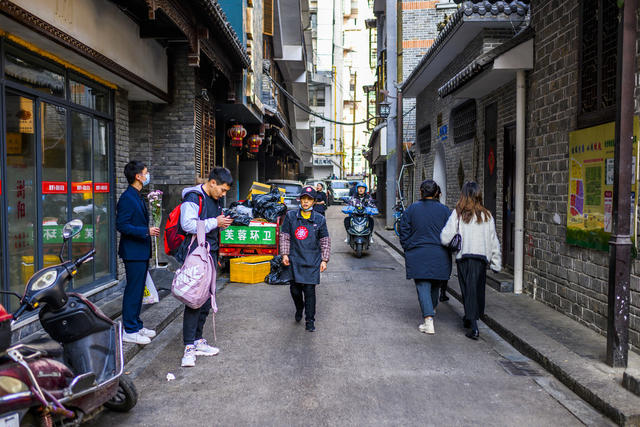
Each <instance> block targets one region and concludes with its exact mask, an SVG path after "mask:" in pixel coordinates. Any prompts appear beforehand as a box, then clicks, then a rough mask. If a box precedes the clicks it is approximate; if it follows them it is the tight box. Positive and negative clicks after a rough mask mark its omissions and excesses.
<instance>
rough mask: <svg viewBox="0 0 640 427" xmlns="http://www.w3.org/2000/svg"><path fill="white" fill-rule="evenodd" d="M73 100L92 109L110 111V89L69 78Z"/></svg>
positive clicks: (103, 111) (102, 111)
mask: <svg viewBox="0 0 640 427" xmlns="http://www.w3.org/2000/svg"><path fill="white" fill-rule="evenodd" d="M69 88H70V96H71V102H73V103H75V104H79V105H82V106H84V107H87V108H91V109H92V110H96V111H100V112H101V113H108V112H109V111H110V106H109V91H108V90H107V89H105V88H103V87H101V86H98V85H95V84H92V85H89V84H86V83H82V82H79V81H76V80H74V79H69Z"/></svg>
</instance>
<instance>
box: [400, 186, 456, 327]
mask: <svg viewBox="0 0 640 427" xmlns="http://www.w3.org/2000/svg"><path fill="white" fill-rule="evenodd" d="M420 194H421V195H422V199H421V200H420V201H417V202H415V203H414V204H412V205H411V206H409V208H408V209H407V210H406V211H405V212H404V215H402V219H401V221H400V227H399V231H400V243H401V244H402V248H403V249H404V254H405V265H406V269H407V279H413V280H414V281H415V282H416V290H417V291H418V299H419V300H420V308H421V309H422V316H423V317H424V323H422V324H420V325H419V326H418V329H419V330H420V332H423V333H425V334H434V333H435V329H434V326H433V317H434V316H435V307H436V306H437V305H438V293H439V290H440V288H441V287H444V286H446V284H447V281H448V280H449V277H450V276H451V254H450V253H449V251H448V249H446V248H445V247H444V246H442V244H441V243H440V232H441V231H442V229H443V228H444V226H445V224H446V223H447V220H448V219H449V216H450V215H451V211H450V210H449V208H447V207H446V206H445V205H443V204H442V203H440V201H439V198H440V187H438V184H436V183H435V181H433V180H431V179H428V180H426V181H424V182H423V183H422V184H421V185H420Z"/></svg>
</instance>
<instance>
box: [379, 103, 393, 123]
mask: <svg viewBox="0 0 640 427" xmlns="http://www.w3.org/2000/svg"><path fill="white" fill-rule="evenodd" d="M390 112H391V105H390V104H389V102H388V101H386V100H385V101H383V102H381V103H380V117H382V118H383V119H386V118H387V117H389V113H390Z"/></svg>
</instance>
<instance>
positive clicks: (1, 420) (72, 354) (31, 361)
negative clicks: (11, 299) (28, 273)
mask: <svg viewBox="0 0 640 427" xmlns="http://www.w3.org/2000/svg"><path fill="white" fill-rule="evenodd" d="M82 226H83V224H82V221H80V220H78V219H76V220H72V221H70V222H68V223H67V224H65V226H64V227H63V232H62V234H63V238H64V243H63V245H62V249H61V250H60V261H61V263H60V264H58V265H54V266H51V267H47V268H44V269H42V270H40V271H38V272H37V273H35V274H34V275H33V276H32V277H31V279H30V280H29V283H28V284H27V286H26V288H25V292H24V295H23V296H22V297H20V296H19V295H17V296H18V297H19V298H20V303H21V304H20V307H19V308H18V310H17V311H16V312H15V313H14V314H13V316H11V315H9V316H8V319H9V321H10V319H12V318H13V319H14V320H15V319H18V318H19V317H20V316H21V315H22V314H23V313H24V312H25V311H31V310H35V309H36V308H40V313H39V318H40V323H41V324H42V327H43V328H44V330H45V331H46V332H47V333H48V334H49V336H50V337H51V338H52V339H48V338H46V337H45V338H44V339H40V340H37V341H33V342H27V343H22V344H18V345H14V346H10V340H11V328H10V327H8V328H7V327H6V326H7V324H4V325H0V351H2V352H1V353H0V426H18V425H43V426H45V425H47V426H49V425H79V424H80V423H82V422H83V421H86V420H87V419H88V418H91V417H92V416H93V415H95V414H97V413H98V412H99V411H100V409H101V408H102V406H103V405H104V406H105V407H107V408H110V409H113V410H117V411H128V410H130V409H131V408H133V407H134V406H135V404H136V402H137V392H136V388H135V386H134V384H133V382H132V381H131V380H130V379H129V378H128V377H126V376H122V372H123V369H124V357H123V351H122V326H121V324H120V323H119V322H118V323H114V322H113V321H112V320H111V319H109V318H108V317H107V316H105V315H104V314H103V313H102V312H101V311H100V310H99V309H98V308H97V307H96V306H94V305H93V304H92V303H91V302H90V301H88V300H87V299H86V298H84V297H83V296H82V295H79V294H75V293H67V292H66V291H65V289H66V288H67V285H68V283H69V281H70V280H71V278H72V277H73V276H75V275H76V274H77V272H78V268H79V267H80V266H81V265H82V264H84V263H86V262H88V261H90V260H92V259H93V256H94V254H95V249H93V250H91V251H89V252H88V253H86V254H84V255H83V256H81V257H80V258H78V259H77V260H75V261H64V260H63V258H62V254H63V253H64V249H65V247H66V243H67V242H68V241H69V240H70V239H71V238H72V237H73V236H75V235H77V234H78V233H79V232H80V231H81V230H82ZM0 308H1V306H0ZM2 311H4V309H3V308H2ZM0 314H1V313H0ZM1 317H2V316H0V318H1ZM3 326H4V328H3ZM6 378H9V380H7V379H6Z"/></svg>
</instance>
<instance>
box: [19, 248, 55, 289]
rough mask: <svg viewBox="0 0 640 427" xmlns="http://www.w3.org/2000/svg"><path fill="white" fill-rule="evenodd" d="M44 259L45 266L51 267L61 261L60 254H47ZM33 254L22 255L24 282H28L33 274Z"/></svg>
mask: <svg viewBox="0 0 640 427" xmlns="http://www.w3.org/2000/svg"><path fill="white" fill-rule="evenodd" d="M42 261H43V264H42V266H43V268H46V267H51V266H52V265H56V264H59V263H60V258H58V255H45V256H44V259H43V260H42ZM33 273H34V271H33V255H25V256H23V257H22V283H24V284H26V283H27V282H28V281H29V279H30V278H31V276H33Z"/></svg>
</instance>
